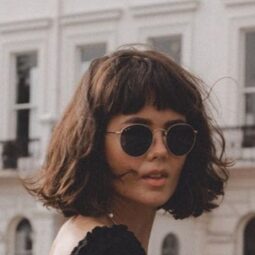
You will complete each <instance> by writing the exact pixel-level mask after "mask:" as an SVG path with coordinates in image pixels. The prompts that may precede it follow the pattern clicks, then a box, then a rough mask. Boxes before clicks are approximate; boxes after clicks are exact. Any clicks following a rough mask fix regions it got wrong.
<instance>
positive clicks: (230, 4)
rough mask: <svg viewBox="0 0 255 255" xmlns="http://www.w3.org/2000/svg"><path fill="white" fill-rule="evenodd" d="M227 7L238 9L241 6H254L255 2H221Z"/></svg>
mask: <svg viewBox="0 0 255 255" xmlns="http://www.w3.org/2000/svg"><path fill="white" fill-rule="evenodd" d="M223 2H224V3H225V5H226V6H227V7H235V6H236V7H238V6H242V5H252V4H253V5H255V0H223Z"/></svg>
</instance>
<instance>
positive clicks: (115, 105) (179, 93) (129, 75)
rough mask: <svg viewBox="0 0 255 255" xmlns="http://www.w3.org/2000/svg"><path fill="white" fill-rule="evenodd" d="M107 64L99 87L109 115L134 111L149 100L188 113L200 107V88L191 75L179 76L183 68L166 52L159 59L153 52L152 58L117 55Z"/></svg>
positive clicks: (100, 103)
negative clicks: (167, 56)
mask: <svg viewBox="0 0 255 255" xmlns="http://www.w3.org/2000/svg"><path fill="white" fill-rule="evenodd" d="M132 53H133V54H134V52H132ZM140 55H141V53H140ZM170 61H171V60H170ZM109 64H110V65H109ZM107 65H109V66H108V70H107V74H106V75H105V78H104V79H103V81H102V83H103V84H101V85H102V86H101V89H102V91H100V94H101V95H102V97H101V100H102V101H101V102H98V105H100V108H101V109H102V111H103V115H104V116H107V119H109V118H110V117H112V116H114V115H117V114H131V113H135V112H137V111H139V110H140V109H142V108H143V107H144V106H145V105H148V104H150V105H153V106H155V107H156V108H157V109H158V110H163V109H168V108H170V109H172V110H174V111H176V112H178V113H181V114H183V115H185V116H187V115H189V114H190V113H191V112H194V111H196V108H199V106H198V104H199V103H198V101H199V102H200V101H201V100H198V98H199V99H200V97H199V92H198V91H197V89H194V87H193V84H192V82H191V81H190V77H186V76H185V75H183V76H180V75H179V74H180V73H182V70H183V69H182V68H180V67H179V66H177V64H175V63H174V62H173V61H172V62H170V63H169V59H168V58H167V59H166V57H165V56H163V57H162V58H160V59H156V58H155V57H154V56H153V55H152V56H151V58H148V57H143V56H136V55H135V56H132V57H130V56H128V57H125V56H122V57H119V56H118V58H117V59H114V60H112V61H111V62H110V63H107ZM176 69H178V72H177V70H176ZM183 73H184V72H183Z"/></svg>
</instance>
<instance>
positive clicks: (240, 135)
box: [223, 126, 255, 161]
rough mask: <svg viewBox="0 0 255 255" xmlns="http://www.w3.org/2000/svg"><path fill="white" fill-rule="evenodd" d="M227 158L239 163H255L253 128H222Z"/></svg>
mask: <svg viewBox="0 0 255 255" xmlns="http://www.w3.org/2000/svg"><path fill="white" fill-rule="evenodd" d="M223 132H224V137H225V139H226V153H227V156H228V157H231V158H233V159H234V160H240V161H255V126H239V127H226V128H223Z"/></svg>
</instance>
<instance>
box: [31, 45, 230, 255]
mask: <svg viewBox="0 0 255 255" xmlns="http://www.w3.org/2000/svg"><path fill="white" fill-rule="evenodd" d="M200 84H201V82H200V80H199V79H197V78H196V77H194V76H193V75H192V74H190V73H189V72H187V71H186V70H184V69H183V68H181V67H180V66H178V65H177V64H176V63H175V62H173V61H172V60H171V59H169V58H168V57H167V56H165V55H163V54H161V53H159V52H156V51H153V50H145V51H141V50H137V49H125V50H119V51H116V52H114V53H112V54H110V55H108V56H104V57H102V58H99V59H96V60H94V61H93V62H92V63H91V65H90V68H89V70H88V72H87V73H86V74H85V75H84V77H83V79H82V81H81V83H80V85H79V87H78V88H77V90H76V93H75V95H74V97H73V98H72V101H71V103H70V104H69V106H68V108H67V109H66V111H65V114H64V116H63V118H62V120H61V121H60V122H59V124H58V125H57V126H56V128H55V130H54V132H53V136H52V139H51V143H50V146H49V149H48V154H47V159H46V162H45V164H44V166H43V171H42V176H41V179H40V182H39V184H38V185H37V187H33V188H32V189H31V190H32V192H33V193H34V194H36V195H37V196H39V198H40V199H41V200H42V201H43V202H44V204H45V205H46V206H50V207H54V208H56V209H58V210H59V211H60V212H62V213H63V214H64V215H65V216H66V217H69V219H68V220H67V221H66V223H65V224H64V225H63V226H62V228H61V229H60V231H59V233H58V235H57V237H56V239H55V241H54V244H53V246H52V250H51V253H50V254H51V255H59V254H61V255H70V254H72V255H77V254H79V255H92V254H93V255H94V254H97V255H102V254H108V255H114V254H116V255H117V254H124V255H125V254H127V255H140V254H146V252H147V248H148V241H149V237H150V232H151V227H152V224H153V220H154V217H155V213H156V211H157V210H158V209H161V208H163V209H165V210H166V211H167V212H169V213H170V214H172V215H173V216H174V217H175V218H176V219H183V218H186V217H189V216H195V217H197V216H199V215H201V214H202V213H203V212H207V211H210V210H211V209H213V208H215V207H216V206H217V205H216V204H215V203H214V200H215V199H216V198H217V197H218V196H219V195H223V193H224V191H223V188H224V182H225V181H226V180H227V173H226V167H227V163H226V162H225V161H224V159H223V152H224V139H223V137H222V135H221V133H220V131H219V130H218V129H217V128H216V127H215V126H214V125H213V124H212V120H211V118H210V117H209V116H208V114H207V112H206V110H205V105H204V102H203V100H202V95H201V94H202V90H201V88H200ZM212 134H214V135H215V137H218V138H219V139H212ZM216 141H219V143H218V144H217V151H218V152H219V151H220V153H219V154H217V153H216V144H215V143H216Z"/></svg>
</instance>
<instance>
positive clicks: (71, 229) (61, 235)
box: [50, 216, 108, 255]
mask: <svg viewBox="0 0 255 255" xmlns="http://www.w3.org/2000/svg"><path fill="white" fill-rule="evenodd" d="M106 225H108V223H107V221H105V220H104V219H102V218H93V217H84V216H76V217H72V218H70V219H69V220H67V221H66V222H65V223H64V224H63V225H62V227H61V228H60V230H59V232H58V234H57V236H56V238H55V240H54V242H53V245H52V247H51V251H50V255H59V254H61V255H70V254H71V252H72V250H73V249H74V247H76V246H77V245H78V243H79V241H80V240H82V239H83V238H84V237H85V236H86V235H87V233H88V232H90V231H91V230H92V229H94V228H95V227H97V226H106Z"/></svg>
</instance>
